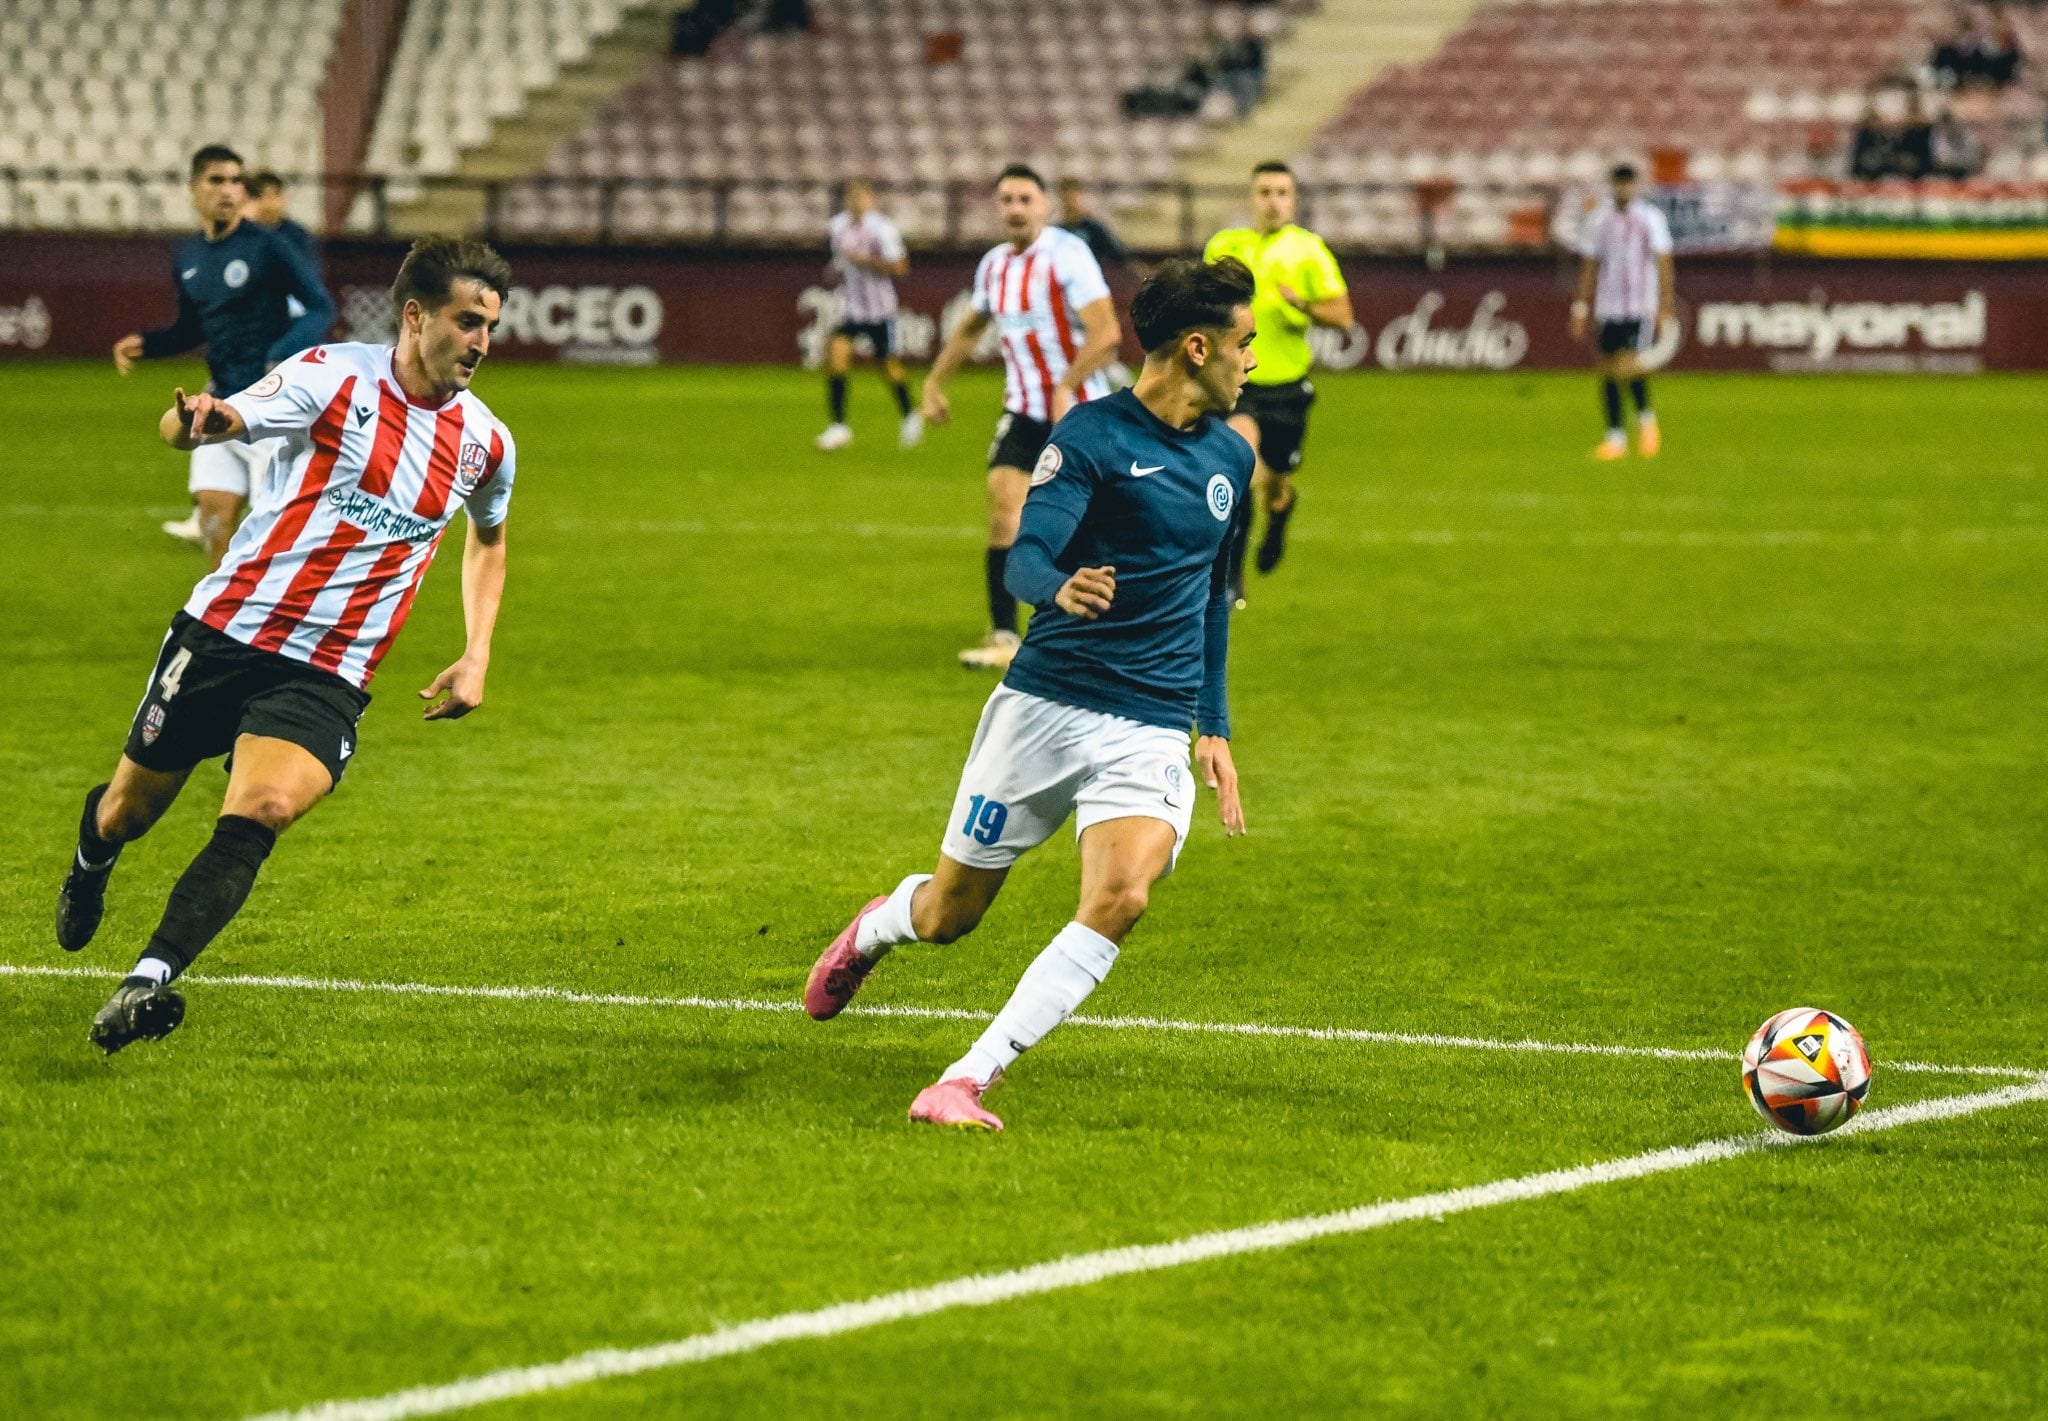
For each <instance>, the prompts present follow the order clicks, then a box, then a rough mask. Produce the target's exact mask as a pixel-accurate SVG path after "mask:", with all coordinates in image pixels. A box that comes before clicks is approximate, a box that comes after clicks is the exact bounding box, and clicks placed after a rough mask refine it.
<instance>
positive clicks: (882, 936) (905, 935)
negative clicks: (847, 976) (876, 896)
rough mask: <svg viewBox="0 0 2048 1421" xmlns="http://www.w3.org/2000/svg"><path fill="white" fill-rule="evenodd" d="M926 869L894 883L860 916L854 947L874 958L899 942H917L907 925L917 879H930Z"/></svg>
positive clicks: (909, 926) (914, 929) (915, 936)
mask: <svg viewBox="0 0 2048 1421" xmlns="http://www.w3.org/2000/svg"><path fill="white" fill-rule="evenodd" d="M931 881H932V876H931V875H930V874H928V873H913V874H911V875H910V877H908V878H906V879H904V880H903V881H902V882H901V883H899V884H897V885H896V891H895V892H894V893H891V894H890V895H889V901H888V902H886V903H884V904H883V905H882V906H881V907H879V908H877V909H875V911H874V912H872V913H870V914H868V915H867V916H866V917H865V918H862V919H861V920H860V931H859V932H857V933H855V934H854V935H853V950H854V951H855V952H858V953H859V954H860V955H861V956H862V957H865V958H867V959H868V960H869V961H873V960H875V959H876V958H879V957H881V956H882V955H883V954H884V953H886V952H888V950H889V949H890V948H892V947H896V946H898V945H899V944H901V943H906V942H916V941H917V929H916V928H914V927H912V926H911V925H910V899H911V895H912V894H914V893H916V892H917V886H918V885H919V884H920V883H930V882H931Z"/></svg>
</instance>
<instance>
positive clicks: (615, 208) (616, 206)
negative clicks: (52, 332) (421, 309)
mask: <svg viewBox="0 0 2048 1421" xmlns="http://www.w3.org/2000/svg"><path fill="white" fill-rule="evenodd" d="M283 176H284V178H285V181H286V183H287V184H288V186H290V187H291V188H292V189H294V190H296V191H299V192H306V193H310V192H319V193H320V194H321V199H322V200H321V201H320V202H319V204H318V209H319V210H320V211H321V212H339V211H346V212H347V213H348V220H347V221H345V222H343V223H341V224H338V225H335V224H326V225H325V230H324V231H323V232H322V235H323V236H326V237H334V238H345V237H365V238H390V237H410V236H415V235H418V234H419V233H420V232H421V231H424V230H425V228H424V227H423V226H421V225H419V224H418V223H416V222H413V221H410V220H409V219H408V209H409V208H411V207H412V206H413V205H414V204H415V203H418V204H421V205H422V206H423V207H431V206H433V205H434V204H433V203H432V201H431V200H432V199H433V198H435V197H438V196H445V195H450V194H467V195H469V196H470V197H471V198H472V199H473V200H476V201H478V202H479V203H480V210H481V212H482V217H481V220H480V221H479V222H478V223H476V224H475V230H477V231H478V232H479V233H481V234H482V235H484V236H486V237H488V238H490V239H492V240H504V241H507V242H512V243H517V242H522V241H523V242H543V243H550V244H563V245H635V246H675V247H712V248H720V247H725V248H748V249H752V248H782V249H798V248H810V247H818V246H821V245H822V243H823V232H824V222H825V219H826V217H828V216H829V215H830V213H831V212H832V211H833V210H834V207H835V199H836V197H837V194H838V185H837V184H834V183H820V182H815V181H806V180H797V179H765V178H764V179H748V180H741V179H692V178H676V179H660V178H620V177H612V178H593V177H575V176H563V175H551V174H539V175H530V176H526V177H521V178H509V179H493V180H484V179H474V178H459V177H448V178H432V177H421V176H418V175H411V174H408V175H405V176H402V177H395V176H389V175H385V174H378V173H326V174H289V173H287V174H284V175H283ZM875 188H876V191H877V195H878V196H879V197H880V198H881V200H882V206H883V208H884V210H893V209H894V208H896V207H897V206H898V205H905V206H907V205H910V204H912V203H917V202H922V203H923V204H924V205H925V207H926V209H927V210H930V209H931V208H932V207H933V206H934V205H936V207H937V210H938V212H939V214H940V216H939V219H938V220H937V221H936V222H929V223H913V222H908V221H904V222H902V225H903V227H904V235H905V240H906V241H907V242H908V243H909V245H911V246H912V247H914V248H924V249H949V248H966V247H970V246H977V245H986V244H987V243H989V242H992V241H994V240H996V239H997V237H998V236H999V233H998V232H997V231H996V229H995V227H994V219H993V214H992V209H990V207H989V204H988V187H987V184H986V183H981V182H969V181H945V182H898V183H888V182H877V183H876V184H875ZM1565 190H1566V189H1565V188H1564V187H1562V186H1550V185H1541V184H1491V183H1481V184H1465V185H1460V186H1455V187H1454V186H1452V185H1449V184H1445V183H1441V182H1426V183H1371V182H1350V183H1334V182H1304V183H1302V184H1301V186H1300V192H1301V210H1300V219H1299V220H1300V221H1301V222H1302V223H1303V225H1305V226H1308V227H1311V228H1315V227H1317V226H1318V221H1319V218H1318V213H1319V211H1323V210H1325V209H1326V208H1328V207H1330V206H1332V205H1334V204H1339V203H1347V202H1348V203H1352V204H1356V203H1358V202H1360V201H1369V200H1372V199H1375V198H1378V199H1383V200H1386V202H1387V203H1388V205H1389V207H1390V210H1391V211H1393V212H1394V213H1395V214H1396V215H1395V216H1393V217H1392V218H1391V219H1390V220H1389V221H1387V222H1384V223H1382V224H1381V230H1379V231H1377V232H1376V233H1374V234H1371V235H1367V236H1363V237H1361V236H1359V235H1358V234H1357V233H1356V232H1355V230H1354V231H1352V232H1351V233H1350V234H1349V235H1346V234H1345V231H1344V229H1343V228H1342V227H1340V228H1339V229H1338V230H1337V231H1335V232H1330V233H1326V235H1328V236H1329V238H1330V244H1331V246H1332V247H1334V248H1337V249H1339V250H1349V251H1360V252H1364V251H1375V252H1424V253H1432V254H1434V253H1437V252H1441V251H1443V250H1447V249H1448V250H1457V251H1532V250H1541V249H1543V248H1546V247H1548V246H1550V245H1551V238H1550V226H1551V218H1552V216H1553V213H1554V209H1555V206H1556V203H1557V201H1558V198H1559V196H1560V195H1561V193H1563V192H1564V191H1565ZM1089 192H1090V193H1091V195H1093V196H1094V197H1095V198H1096V199H1097V200H1098V201H1099V202H1100V203H1101V204H1102V207H1103V209H1104V212H1103V215H1105V216H1106V217H1107V218H1108V220H1109V221H1110V222H1111V223H1112V225H1113V226H1114V225H1117V224H1119V223H1120V222H1122V221H1123V220H1125V219H1126V218H1127V217H1128V216H1129V214H1131V213H1132V212H1133V211H1135V210H1138V209H1141V208H1142V209H1146V210H1149V211H1150V212H1151V213H1152V214H1154V216H1153V218H1152V220H1151V221H1150V222H1149V223H1147V224H1146V225H1147V226H1148V227H1149V228H1150V229H1151V230H1153V231H1155V232H1156V231H1159V230H1161V221H1160V218H1161V216H1164V218H1165V219H1166V226H1167V227H1168V228H1169V229H1170V230H1171V231H1173V232H1174V233H1175V234H1176V236H1177V239H1178V241H1177V245H1178V247H1179V249H1181V250H1192V249H1195V248H1197V247H1198V246H1199V244H1200V243H1201V241H1202V240H1203V239H1204V238H1205V237H1206V235H1207V233H1206V231H1205V230H1203V228H1202V225H1201V224H1200V222H1199V221H1198V217H1197V213H1198V211H1209V210H1214V209H1215V207H1216V205H1217V204H1218V203H1230V202H1232V201H1233V200H1241V199H1242V198H1243V196H1244V189H1243V187H1242V186H1241V185H1236V184H1232V185H1227V186H1216V185H1203V184H1197V183H1188V182H1178V181H1169V182H1141V181H1129V182H1101V183H1091V184H1089ZM535 195H538V196H539V198H540V199H541V206H542V207H543V208H544V209H546V211H547V212H549V213H551V214H561V215H560V217H559V218H558V219H552V218H547V219H544V218H522V217H521V216H519V214H518V213H517V212H515V208H517V207H519V206H521V205H522V200H523V199H524V200H526V201H525V203H524V205H527V206H530V205H531V199H532V198H533V197H534V196H535ZM777 197H780V198H783V199H785V200H788V199H795V200H797V202H799V203H800V204H801V206H802V207H803V208H804V209H806V214H805V216H804V217H803V218H802V219H801V220H798V221H796V222H787V221H786V222H785V223H784V224H783V226H784V228H785V230H765V231H764V230H760V229H759V228H749V227H748V226H747V225H746V224H744V223H740V222H736V221H735V220H734V209H735V206H736V205H738V204H739V203H740V202H743V201H745V200H748V199H762V198H777ZM1473 197H1480V198H1483V199H1485V200H1486V201H1489V202H1492V203H1494V204H1495V205H1496V206H1498V207H1499V208H1500V209H1501V210H1502V211H1504V212H1505V211H1512V213H1513V214H1514V220H1513V221H1512V222H1508V223H1506V224H1504V228H1505V230H1504V231H1503V232H1499V233H1496V234H1494V235H1493V236H1492V237H1490V238H1485V239H1473V238H1471V237H1468V236H1461V235H1459V234H1458V233H1456V232H1454V231H1452V230H1449V224H1447V223H1446V222H1445V220H1444V214H1445V213H1446V212H1447V211H1448V209H1449V208H1450V206H1451V204H1452V202H1453V200H1454V199H1459V198H1468V199H1469V198H1473ZM649 198H652V199H656V200H657V201H658V200H661V199H677V200H680V202H681V203H682V204H684V205H688V206H690V207H691V208H693V209H694V210H695V211H696V212H698V213H699V214H701V216H700V218H699V220H696V221H694V222H692V223H690V224H689V225H688V226H686V227H682V228H678V227H673V226H671V227H666V228H665V227H662V226H661V225H660V224H658V223H657V224H655V225H654V226H652V227H650V226H649V225H648V224H647V223H645V222H635V221H633V220H630V219H629V218H628V217H626V216H625V215H624V214H623V212H622V209H624V208H626V207H629V206H631V205H632V204H634V203H635V202H636V201H638V202H639V203H640V205H641V207H642V209H643V210H644V207H645V201H644V200H645V199H649ZM934 199H936V200H937V201H936V204H934V202H933V200H934ZM813 216H814V217H815V221H812V220H810V218H811V217H813ZM899 221H901V218H899ZM188 225H189V217H188V214H187V211H186V208H185V175H184V174H183V173H182V172H175V171H162V172H152V171H143V170H139V169H127V170H120V171H114V170H106V169H57V168H25V167H0V230H12V231H50V232H134V233H142V232H171V231H182V230H184V229H185V228H186V227H187V226H188ZM309 225H313V224H309ZM1132 245H1133V246H1135V247H1139V248H1140V249H1143V248H1145V247H1148V246H1150V247H1157V246H1159V245H1160V244H1159V243H1157V242H1152V243H1144V242H1134V243H1133V244H1132Z"/></svg>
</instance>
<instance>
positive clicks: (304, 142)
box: [0, 0, 343, 230]
mask: <svg viewBox="0 0 2048 1421" xmlns="http://www.w3.org/2000/svg"><path fill="white" fill-rule="evenodd" d="M342 5H343V0H0V168H12V169H16V170H19V171H20V172H21V176H20V177H18V178H17V179H16V180H15V181H13V182H11V183H0V226H14V227H31V228H33V227H92V228H105V229H114V230H122V229H137V228H164V227H180V226H184V225H185V224H186V223H187V222H188V221H189V220H190V212H189V209H188V207H187V201H186V195H185V183H184V179H183V172H184V168H185V164H186V161H187V160H188V159H189V158H190V157H191V154H192V151H193V149H195V148H197V147H199V146H200V145H202V144H205V143H222V142H224V143H228V144H231V145H233V146H234V147H235V148H236V149H238V150H239V151H240V152H241V153H242V154H243V155H244V156H245V157H246V158H247V159H248V160H249V162H250V163H252V164H257V165H262V166H265V167H272V168H277V169H279V170H281V171H288V172H306V171H315V170H317V169H318V168H319V167H320V138H321V134H320V106H319V94H318V91H319V88H320V81H321V78H322V76H323V75H324V74H325V73H326V67H327V56H328V53H329V51H330V50H331V49H332V47H333V41H334V34H335V29H336V26H337V25H338V24H339V23H340V20H341V12H342ZM224 36H232V37H233V43H232V44H224V43H223V37H224ZM45 170H47V173H46V171H45ZM131 172H133V173H136V174H141V175H146V176H141V177H131V176H129V174H130V173H131ZM295 200H296V201H298V203H299V204H300V206H301V207H302V208H303V210H302V211H301V212H300V215H301V216H302V217H304V218H306V219H308V220H314V219H315V217H316V214H317V197H316V196H315V195H314V194H311V193H301V194H297V195H295Z"/></svg>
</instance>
